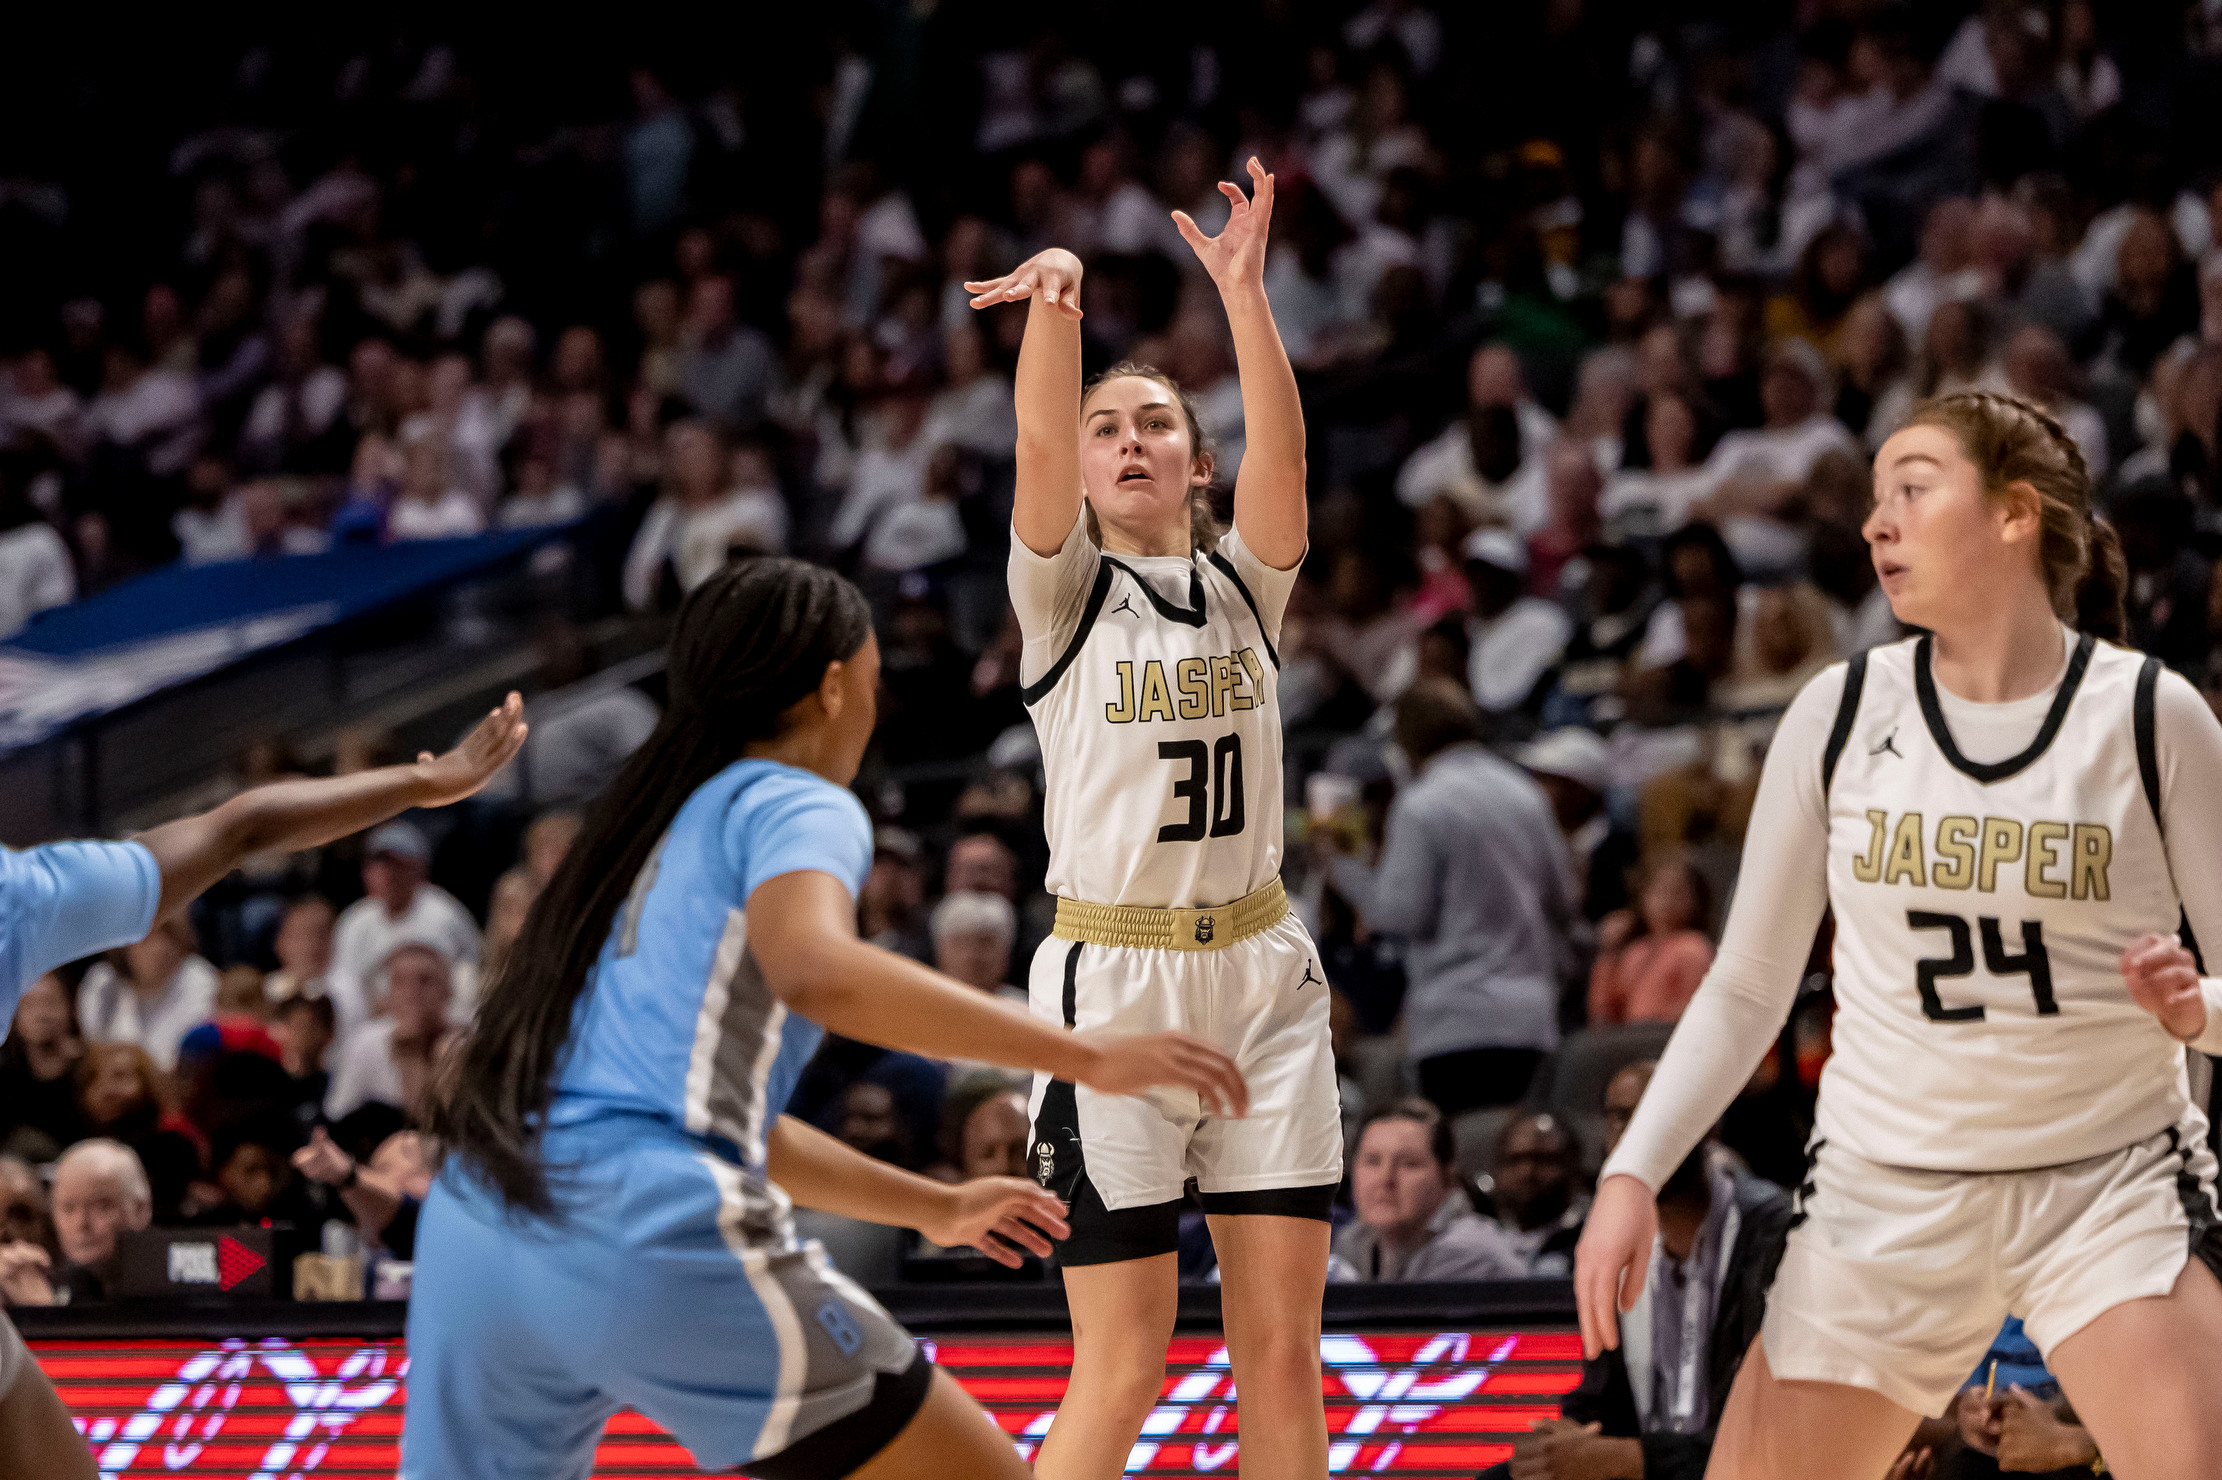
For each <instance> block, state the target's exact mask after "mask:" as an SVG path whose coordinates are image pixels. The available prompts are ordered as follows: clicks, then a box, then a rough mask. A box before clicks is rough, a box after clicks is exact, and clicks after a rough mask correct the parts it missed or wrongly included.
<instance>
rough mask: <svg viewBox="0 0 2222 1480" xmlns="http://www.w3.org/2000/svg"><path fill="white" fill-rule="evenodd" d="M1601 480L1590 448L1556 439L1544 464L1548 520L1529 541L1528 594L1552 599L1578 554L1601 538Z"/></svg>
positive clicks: (1602, 530) (1602, 485)
mask: <svg viewBox="0 0 2222 1480" xmlns="http://www.w3.org/2000/svg"><path fill="white" fill-rule="evenodd" d="M1604 486H1605V481H1604V479H1603V478H1602V477H1600V476H1599V475H1598V472H1597V458H1596V456H1595V454H1593V453H1592V452H1591V451H1590V449H1589V448H1587V447H1584V446H1582V445H1581V444H1580V443H1578V442H1574V441H1571V440H1561V441H1560V442H1559V443H1558V444H1557V445H1555V446H1554V447H1552V448H1551V450H1550V452H1549V453H1548V454H1547V455H1546V457H1545V459H1544V490H1545V497H1546V499H1547V501H1548V505H1549V510H1550V512H1549V515H1548V517H1547V518H1546V519H1545V520H1544V522H1543V525H1542V527H1541V528H1539V529H1537V530H1536V531H1535V532H1534V533H1533V534H1531V535H1529V536H1528V561H1529V564H1530V565H1531V566H1532V567H1533V569H1532V570H1531V571H1530V573H1529V576H1528V588H1529V589H1530V590H1532V591H1536V592H1541V593H1546V594H1549V595H1553V596H1555V595H1557V594H1558V592H1559V577H1560V576H1561V574H1562V573H1563V572H1564V571H1565V570H1566V568H1567V566H1568V564H1569V563H1570V562H1572V561H1573V560H1574V559H1575V557H1577V556H1579V555H1580V554H1581V553H1582V551H1583V550H1585V549H1587V548H1588V547H1589V546H1591V545H1592V544H1595V543H1596V542H1597V541H1598V540H1599V539H1601V538H1602V537H1603V535H1604V521H1603V516H1602V514H1601V513H1600V511H1599V507H1598V502H1597V500H1598V495H1599V494H1600V493H1602V492H1603V490H1604Z"/></svg>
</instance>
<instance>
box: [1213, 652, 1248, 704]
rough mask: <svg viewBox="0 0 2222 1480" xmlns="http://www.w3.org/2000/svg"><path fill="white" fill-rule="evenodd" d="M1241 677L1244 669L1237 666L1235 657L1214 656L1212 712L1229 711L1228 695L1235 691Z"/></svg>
mask: <svg viewBox="0 0 2222 1480" xmlns="http://www.w3.org/2000/svg"><path fill="white" fill-rule="evenodd" d="M1241 678H1242V670H1241V669H1240V668H1238V667H1236V666H1235V661H1234V659H1232V658H1221V657H1214V658H1213V659H1212V660H1211V712H1212V713H1213V714H1215V715H1220V714H1225V713H1226V712H1227V696H1228V695H1229V694H1230V693H1232V692H1233V691H1234V686H1235V684H1236V683H1238V682H1240V681H1241Z"/></svg>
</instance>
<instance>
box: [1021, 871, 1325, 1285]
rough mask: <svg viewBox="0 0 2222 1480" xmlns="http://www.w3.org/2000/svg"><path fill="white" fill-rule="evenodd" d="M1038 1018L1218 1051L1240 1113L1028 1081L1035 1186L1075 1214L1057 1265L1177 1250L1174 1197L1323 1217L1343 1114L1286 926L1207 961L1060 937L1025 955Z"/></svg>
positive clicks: (1200, 954) (1319, 975)
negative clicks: (1240, 1082) (1237, 1090)
mask: <svg viewBox="0 0 2222 1480" xmlns="http://www.w3.org/2000/svg"><path fill="white" fill-rule="evenodd" d="M1028 997H1029V1000H1030V1002H1031V1004H1032V1008H1033V1011H1034V1014H1035V1015H1036V1016H1037V1017H1042V1018H1046V1019H1049V1020H1051V1021H1054V1022H1059V1023H1062V1024H1064V1025H1065V1026H1066V1027H1068V1028H1079V1029H1108V1030H1111V1031H1113V1032H1119V1033H1155V1032H1165V1031H1178V1032H1183V1033H1189V1034H1192V1035H1194V1036H1196V1037H1198V1038H1201V1039H1203V1040H1205V1041H1206V1042H1208V1043H1211V1044H1214V1045H1216V1046H1217V1047H1219V1048H1220V1049H1222V1050H1224V1051H1225V1052H1226V1053H1227V1054H1229V1055H1230V1056H1231V1057H1232V1058H1233V1059H1234V1061H1235V1063H1236V1065H1237V1067H1239V1068H1240V1069H1241V1071H1242V1074H1243V1077H1244V1079H1245V1080H1246V1081H1247V1083H1248V1085H1249V1090H1250V1109H1249V1114H1248V1115H1246V1116H1244V1117H1243V1118H1241V1119H1228V1118H1223V1117H1219V1116H1212V1115H1206V1114H1204V1113H1203V1109H1202V1106H1201V1104H1200V1103H1199V1101H1198V1099H1197V1096H1196V1095H1195V1094H1194V1093H1192V1092H1190V1091H1187V1090H1165V1089H1159V1090H1152V1091H1150V1092H1148V1093H1147V1094H1143V1095H1138V1096H1125V1095H1105V1094H1098V1093H1097V1092H1096V1091H1094V1090H1092V1089H1089V1088H1087V1087H1086V1086H1082V1085H1073V1084H1069V1083H1066V1082H1065V1081H1063V1080H1053V1079H1050V1078H1048V1077H1047V1076H1044V1075H1037V1076H1035V1080H1034V1092H1033V1118H1034V1144H1033V1148H1032V1156H1031V1168H1032V1170H1033V1173H1034V1176H1035V1179H1036V1180H1037V1181H1039V1182H1040V1183H1041V1184H1042V1185H1043V1186H1045V1187H1047V1188H1049V1189H1050V1190H1051V1191H1053V1192H1055V1193H1057V1194H1058V1195H1059V1196H1060V1197H1062V1198H1064V1199H1065V1201H1066V1203H1067V1204H1068V1205H1069V1206H1070V1208H1071V1210H1072V1211H1071V1216H1070V1222H1071V1224H1072V1237H1071V1238H1070V1239H1068V1240H1066V1241H1065V1243H1064V1244H1063V1245H1061V1246H1060V1248H1059V1251H1058V1257H1059V1258H1060V1260H1061V1261H1062V1262H1063V1263H1064V1264H1066V1265H1068V1266H1073V1265H1084V1264H1107V1263H1111V1262H1114V1261H1117V1260H1121V1259H1139V1258H1147V1257H1149V1256H1151V1255H1155V1254H1164V1253H1170V1252H1172V1251H1173V1250H1174V1249H1175V1248H1176V1247H1177V1246H1178V1243H1179V1223H1180V1210H1181V1207H1182V1200H1183V1196H1184V1189H1185V1187H1186V1184H1187V1183H1188V1182H1189V1180H1190V1179H1194V1181H1195V1183H1196V1186H1197V1190H1198V1191H1199V1192H1200V1193H1201V1194H1202V1198H1203V1206H1204V1209H1205V1211H1206V1212H1210V1213H1228V1214H1236V1213H1260V1214H1274V1215H1280V1216H1287V1217H1301V1218H1316V1219H1321V1220H1325V1219H1326V1217H1327V1215H1328V1207H1329V1205H1330V1204H1331V1203H1332V1202H1333V1200H1334V1194H1335V1189H1336V1188H1337V1186H1339V1185H1340V1183H1341V1181H1342V1107H1341V1101H1340V1099H1339V1097H1338V1095H1337V1091H1336V1083H1335V1059H1334V1052H1333V1049H1332V1047H1331V1045H1330V1043H1329V1041H1328V1031H1327V1016H1328V992H1327V983H1326V980H1325V974H1324V973H1323V972H1322V971H1321V969H1320V965H1319V950H1318V948H1317V947H1316V946H1314V945H1313V944H1312V939H1311V936H1310V935H1309V934H1308V933H1307V932H1306V931H1305V929H1304V927H1303V925H1302V923H1301V922H1299V921H1298V920H1297V918H1296V916H1295V915H1293V914H1290V915H1287V916H1284V917H1283V918H1282V919H1281V921H1280V922H1279V923H1278V924H1276V925H1273V926H1272V927H1270V928H1269V929H1266V930H1263V931H1261V932H1259V933H1258V934H1256V935H1253V936H1251V937H1249V938H1248V939H1246V940H1240V941H1236V942H1235V943H1233V944H1232V945H1228V946H1225V947H1222V948H1220V949H1217V950H1197V951H1168V950H1150V949H1142V948H1137V947H1133V946H1103V945H1095V944H1092V943H1086V942H1081V941H1073V940H1065V939H1062V938H1059V937H1056V936H1052V937H1051V938H1050V939H1048V940H1045V941H1043V942H1042V944H1041V948H1040V949H1039V950H1038V951H1036V952H1035V954H1034V964H1033V970H1032V973H1031V976H1030V979H1029V983H1028Z"/></svg>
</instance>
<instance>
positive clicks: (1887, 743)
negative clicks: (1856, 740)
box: [1867, 728, 1906, 760]
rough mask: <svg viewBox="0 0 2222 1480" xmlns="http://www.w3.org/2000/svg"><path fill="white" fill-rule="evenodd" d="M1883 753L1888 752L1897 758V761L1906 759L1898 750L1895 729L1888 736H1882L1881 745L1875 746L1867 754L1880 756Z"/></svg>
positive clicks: (1904, 754)
mask: <svg viewBox="0 0 2222 1480" xmlns="http://www.w3.org/2000/svg"><path fill="white" fill-rule="evenodd" d="M1885 751H1887V752H1889V753H1890V754H1891V755H1894V756H1896V757H1898V759H1900V760H1904V759H1905V758H1906V753H1905V752H1904V751H1902V750H1900V749H1899V748H1898V731H1897V730H1896V729H1895V728H1893V729H1892V730H1891V732H1890V733H1889V734H1887V735H1885V736H1883V743H1882V744H1880V745H1878V746H1876V747H1875V748H1874V749H1873V750H1870V751H1868V752H1867V753H1868V754H1869V755H1881V754H1883V753H1884V752H1885Z"/></svg>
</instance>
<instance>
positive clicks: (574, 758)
mask: <svg viewBox="0 0 2222 1480" xmlns="http://www.w3.org/2000/svg"><path fill="white" fill-rule="evenodd" d="M540 652H541V669H540V679H541V682H542V683H543V684H544V685H546V689H545V691H544V692H542V693H540V694H538V695H535V696H534V698H533V700H532V703H531V704H530V705H529V706H528V707H527V710H526V718H527V719H528V720H529V721H530V729H529V730H528V731H527V733H526V735H525V744H524V749H522V750H520V751H518V752H517V758H516V759H515V760H513V761H511V762H510V763H509V764H508V765H507V766H504V767H503V768H502V769H501V770H500V771H498V772H496V773H495V774H494V779H493V780H492V781H490V782H488V783H487V785H486V789H485V790H484V791H483V792H481V793H480V795H481V796H482V797H485V798H488V799H490V800H491V799H499V800H501V801H503V802H510V803H515V804H518V805H520V806H531V807H542V808H560V807H566V806H571V805H575V804H577V803H580V802H583V801H585V800H586V799H587V798H589V797H591V796H593V795H594V794H595V793H597V792H599V791H600V790H601V789H602V788H603V787H605V786H607V785H608V784H609V783H610V782H611V781H612V780H614V779H615V778H616V776H617V772H618V769H619V768H620V767H622V766H623V765H624V764H625V762H626V760H627V759H628V758H629V757H630V756H631V755H632V753H633V752H634V751H636V750H638V749H640V747H641V746H642V745H643V744H644V743H646V741H647V739H648V737H649V736H650V735H652V734H654V733H655V729H656V724H657V721H659V720H660V719H662V718H663V711H662V710H660V709H658V708H657V707H656V701H655V700H653V699H651V698H649V697H648V696H647V695H646V694H643V693H642V692H641V691H640V690H639V689H637V688H635V687H633V686H632V685H631V684H617V683H611V682H608V681H607V680H602V681H596V680H595V678H594V676H593V675H594V662H593V655H592V652H591V650H590V649H589V648H588V646H587V643H586V639H585V638H584V636H583V635H582V634H581V633H580V632H579V630H578V628H576V627H574V626H572V625H571V624H570V623H568V622H551V623H549V624H548V625H547V626H545V627H544V628H542V630H541V633H540ZM550 815H552V814H550ZM535 825H536V826H537V825H538V824H535ZM571 831H572V832H573V833H574V834H575V833H576V832H577V819H576V818H575V817H574V818H573V819H572V822H571ZM526 851H527V855H528V857H529V855H530V853H531V841H530V835H529V834H528V836H527V842H526ZM555 856H556V858H557V859H558V860H560V859H561V858H562V856H563V849H562V848H557V849H556V851H555ZM554 872H555V870H554V868H553V867H552V866H551V867H550V868H549V869H548V870H547V875H548V876H553V874H554ZM540 882H541V883H546V882H547V877H542V878H541V880H540Z"/></svg>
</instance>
